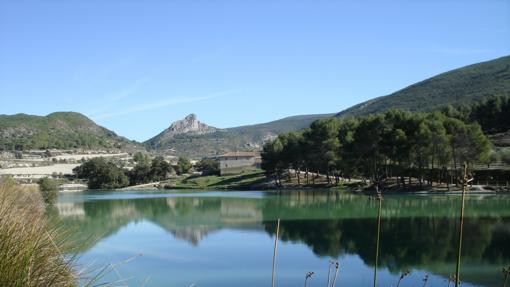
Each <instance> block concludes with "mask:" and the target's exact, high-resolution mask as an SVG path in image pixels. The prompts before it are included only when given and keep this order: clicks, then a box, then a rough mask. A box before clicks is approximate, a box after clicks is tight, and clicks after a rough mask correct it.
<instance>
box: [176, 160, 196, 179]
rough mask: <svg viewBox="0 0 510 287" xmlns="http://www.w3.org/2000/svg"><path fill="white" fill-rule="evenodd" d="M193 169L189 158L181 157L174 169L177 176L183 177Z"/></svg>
mask: <svg viewBox="0 0 510 287" xmlns="http://www.w3.org/2000/svg"><path fill="white" fill-rule="evenodd" d="M191 167H192V165H191V162H190V161H189V159H188V158H186V157H180V158H179V160H178V161H177V165H176V166H175V167H174V169H175V172H176V173H177V174H179V175H181V174H183V173H187V172H188V171H189V170H190V169H191Z"/></svg>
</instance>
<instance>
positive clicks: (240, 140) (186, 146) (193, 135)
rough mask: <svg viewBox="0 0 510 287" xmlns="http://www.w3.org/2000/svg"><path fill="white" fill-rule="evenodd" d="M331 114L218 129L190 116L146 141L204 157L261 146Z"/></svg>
mask: <svg viewBox="0 0 510 287" xmlns="http://www.w3.org/2000/svg"><path fill="white" fill-rule="evenodd" d="M332 116H334V114H320V115H302V116H293V117H287V118H283V119H280V120H276V121H272V122H268V123H263V124H257V125H249V126H240V127H234V128H227V129H217V128H214V127H211V126H208V125H205V124H203V123H201V122H199V121H198V119H197V117H196V116H195V115H189V116H187V117H186V118H185V119H184V120H180V121H177V122H174V123H172V124H171V125H170V127H169V128H168V129H166V130H165V131H163V132H162V133H160V134H159V135H157V136H155V137H153V138H151V139H149V140H148V141H146V142H144V144H145V145H146V146H147V147H148V148H151V149H158V150H163V149H171V150H173V151H174V152H175V153H176V154H177V155H185V156H188V157H191V158H201V157H204V156H212V155H217V154H222V153H225V152H227V151H237V150H254V149H260V148H261V146H262V144H263V143H264V142H265V141H267V140H268V139H272V138H274V137H276V136H277V135H278V134H281V133H286V132H290V131H297V130H300V129H304V128H307V127H308V126H310V124H311V123H312V122H313V121H315V120H317V119H320V118H325V117H332Z"/></svg>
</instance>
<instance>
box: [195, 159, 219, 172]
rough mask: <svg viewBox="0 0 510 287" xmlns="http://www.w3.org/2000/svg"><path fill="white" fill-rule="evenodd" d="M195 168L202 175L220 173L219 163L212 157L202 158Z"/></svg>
mask: <svg viewBox="0 0 510 287" xmlns="http://www.w3.org/2000/svg"><path fill="white" fill-rule="evenodd" d="M196 169H197V171H200V172H202V174H203V175H220V163H219V162H218V161H217V160H214V159H202V160H201V161H199V162H198V163H197V164H196Z"/></svg>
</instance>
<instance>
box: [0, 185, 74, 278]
mask: <svg viewBox="0 0 510 287" xmlns="http://www.w3.org/2000/svg"><path fill="white" fill-rule="evenodd" d="M44 212H45V206H44V203H43V200H42V197H41V195H40V194H39V192H37V191H36V190H30V189H26V188H22V187H19V186H16V185H7V184H0V286H6V287H9V286H75V285H76V284H75V282H76V278H75V276H74V273H73V270H72V269H73V268H72V264H71V263H72V260H71V259H70V258H68V257H65V256H64V255H63V254H66V253H67V252H68V251H69V249H68V248H67V247H68V246H67V244H66V236H65V234H64V233H62V232H61V230H60V229H58V228H56V227H52V226H51V224H50V223H49V222H48V221H47V220H46V217H45V216H44Z"/></svg>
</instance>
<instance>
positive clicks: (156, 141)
mask: <svg viewBox="0 0 510 287" xmlns="http://www.w3.org/2000/svg"><path fill="white" fill-rule="evenodd" d="M217 130H218V129H217V128H215V127H211V126H208V125H206V124H203V123H201V122H200V121H199V120H198V118H197V116H196V115H195V114H190V115H188V116H186V117H185V118H184V119H182V120H180V121H176V122H173V123H172V124H171V125H170V127H168V128H167V129H166V130H164V131H162V132H161V133H160V134H158V135H157V136H155V137H153V138H151V139H149V140H148V141H146V144H147V145H149V146H151V147H154V148H158V147H161V146H165V145H167V144H168V143H169V142H170V141H171V140H172V139H174V138H175V137H176V136H178V135H183V134H185V135H188V136H196V135H203V134H210V133H214V132H215V131H217Z"/></svg>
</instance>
